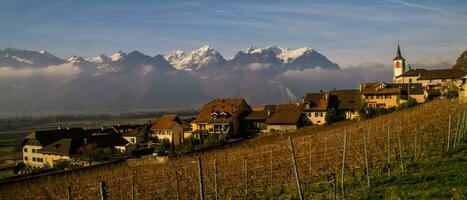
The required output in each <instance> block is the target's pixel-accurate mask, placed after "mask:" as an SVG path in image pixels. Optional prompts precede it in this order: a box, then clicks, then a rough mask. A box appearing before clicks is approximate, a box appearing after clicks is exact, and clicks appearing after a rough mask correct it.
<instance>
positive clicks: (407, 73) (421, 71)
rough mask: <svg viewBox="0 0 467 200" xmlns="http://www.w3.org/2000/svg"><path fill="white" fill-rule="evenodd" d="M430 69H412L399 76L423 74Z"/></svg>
mask: <svg viewBox="0 0 467 200" xmlns="http://www.w3.org/2000/svg"><path fill="white" fill-rule="evenodd" d="M427 72H428V70H426V69H412V70H408V71H406V72H404V73H403V74H401V75H399V76H398V77H407V76H421V75H424V74H425V73H427Z"/></svg>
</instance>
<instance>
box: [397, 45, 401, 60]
mask: <svg viewBox="0 0 467 200" xmlns="http://www.w3.org/2000/svg"><path fill="white" fill-rule="evenodd" d="M397 56H399V57H402V55H401V47H400V45H399V42H397Z"/></svg>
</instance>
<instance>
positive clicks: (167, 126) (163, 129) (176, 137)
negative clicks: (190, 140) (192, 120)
mask: <svg viewBox="0 0 467 200" xmlns="http://www.w3.org/2000/svg"><path fill="white" fill-rule="evenodd" d="M150 130H151V133H152V136H153V137H156V138H157V140H158V141H163V140H166V141H168V142H169V143H172V144H174V145H180V144H182V143H183V126H182V120H180V119H179V118H178V117H177V115H172V114H165V115H162V116H161V117H159V118H158V119H156V120H155V121H154V123H153V125H152V126H151V129H150Z"/></svg>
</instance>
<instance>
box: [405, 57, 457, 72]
mask: <svg viewBox="0 0 467 200" xmlns="http://www.w3.org/2000/svg"><path fill="white" fill-rule="evenodd" d="M454 64H455V62H454V61H450V60H443V59H440V58H423V59H421V60H419V61H417V62H416V63H415V64H414V67H415V68H424V69H446V68H452V66H453V65H454Z"/></svg>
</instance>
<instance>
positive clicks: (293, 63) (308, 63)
mask: <svg viewBox="0 0 467 200" xmlns="http://www.w3.org/2000/svg"><path fill="white" fill-rule="evenodd" d="M265 52H272V53H274V54H275V55H276V58H277V59H279V60H281V61H282V66H281V67H280V71H286V70H304V69H310V68H316V67H320V68H323V69H339V66H338V65H337V64H335V63H333V62H331V61H330V60H328V59H327V58H326V57H325V56H323V55H322V54H320V53H318V52H317V51H315V50H313V49H311V48H308V47H302V48H297V49H289V48H281V47H278V46H275V45H272V46H268V47H266V48H256V47H250V48H248V49H246V50H245V51H244V53H246V54H251V55H261V54H264V53H265Z"/></svg>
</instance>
